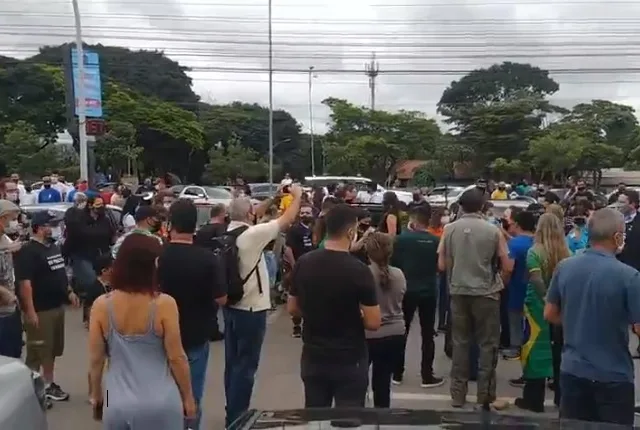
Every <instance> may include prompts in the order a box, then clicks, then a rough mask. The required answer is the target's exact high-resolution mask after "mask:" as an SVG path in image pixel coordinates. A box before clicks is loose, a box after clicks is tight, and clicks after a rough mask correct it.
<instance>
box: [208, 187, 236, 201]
mask: <svg viewBox="0 0 640 430" xmlns="http://www.w3.org/2000/svg"><path fill="white" fill-rule="evenodd" d="M203 188H204V190H205V191H206V192H207V196H208V197H209V198H210V199H232V198H233V194H231V192H230V191H227V190H225V189H224V188H218V187H203Z"/></svg>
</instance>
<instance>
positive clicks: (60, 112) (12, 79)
mask: <svg viewBox="0 0 640 430" xmlns="http://www.w3.org/2000/svg"><path fill="white" fill-rule="evenodd" d="M60 78H61V77H60V76H59V75H58V76H57V75H55V74H54V73H52V70H51V69H50V68H49V67H47V66H44V65H40V64H33V63H26V62H25V63H23V62H20V61H19V60H14V62H9V61H8V60H6V61H5V62H4V65H3V64H0V126H8V125H10V124H14V123H16V122H17V121H25V122H26V123H28V124H31V125H32V126H33V131H34V133H35V134H36V135H37V136H38V137H40V138H42V139H43V140H44V143H47V144H49V143H52V142H55V140H56V138H57V137H58V133H61V132H62V131H63V130H64V128H65V125H66V117H65V98H64V80H62V79H60Z"/></svg>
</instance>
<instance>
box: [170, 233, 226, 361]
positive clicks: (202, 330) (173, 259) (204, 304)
mask: <svg viewBox="0 0 640 430" xmlns="http://www.w3.org/2000/svg"><path fill="white" fill-rule="evenodd" d="M219 274H220V272H219V270H218V267H217V264H216V262H215V259H214V256H213V253H212V252H211V251H209V250H208V249H204V248H202V247H200V246H197V245H195V246H194V245H188V244H184V243H170V244H169V245H167V246H166V248H165V249H164V251H163V253H162V255H161V256H160V259H159V261H158V277H159V281H160V288H161V290H162V292H164V293H167V294H169V295H170V296H171V297H173V298H174V299H175V300H176V303H177V304H178V311H179V312H180V335H181V336H182V346H183V347H184V349H185V350H189V349H191V348H194V347H199V346H202V345H203V344H205V343H207V342H209V334H210V332H211V330H210V328H211V323H210V322H211V321H212V320H213V318H216V317H217V315H216V306H214V303H215V299H217V298H219V297H223V296H224V295H225V294H227V291H226V288H225V285H224V284H223V283H222V282H220V280H219V278H218V276H219Z"/></svg>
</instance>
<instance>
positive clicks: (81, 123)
mask: <svg viewBox="0 0 640 430" xmlns="http://www.w3.org/2000/svg"><path fill="white" fill-rule="evenodd" d="M71 4H72V5H73V15H74V18H75V28H76V53H77V58H76V62H77V63H78V79H79V81H80V82H76V88H77V90H78V94H76V95H75V96H76V97H78V106H77V112H78V141H79V142H78V143H79V146H80V178H81V179H84V180H89V148H88V146H87V128H86V127H87V125H86V123H87V115H86V113H85V112H86V107H87V105H86V100H85V95H84V93H85V88H84V85H85V82H84V47H83V46H82V25H81V24H80V8H79V7H78V0H71ZM72 63H73V61H72ZM71 67H73V64H72V65H71ZM74 102H75V101H74Z"/></svg>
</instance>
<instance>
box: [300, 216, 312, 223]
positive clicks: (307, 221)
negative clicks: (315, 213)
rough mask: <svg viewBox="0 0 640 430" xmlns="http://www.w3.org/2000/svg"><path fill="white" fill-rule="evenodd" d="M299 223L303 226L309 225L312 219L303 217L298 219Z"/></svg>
mask: <svg viewBox="0 0 640 430" xmlns="http://www.w3.org/2000/svg"><path fill="white" fill-rule="evenodd" d="M300 221H302V224H304V225H309V224H311V222H312V221H313V217H312V216H308V215H305V216H303V217H300Z"/></svg>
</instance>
